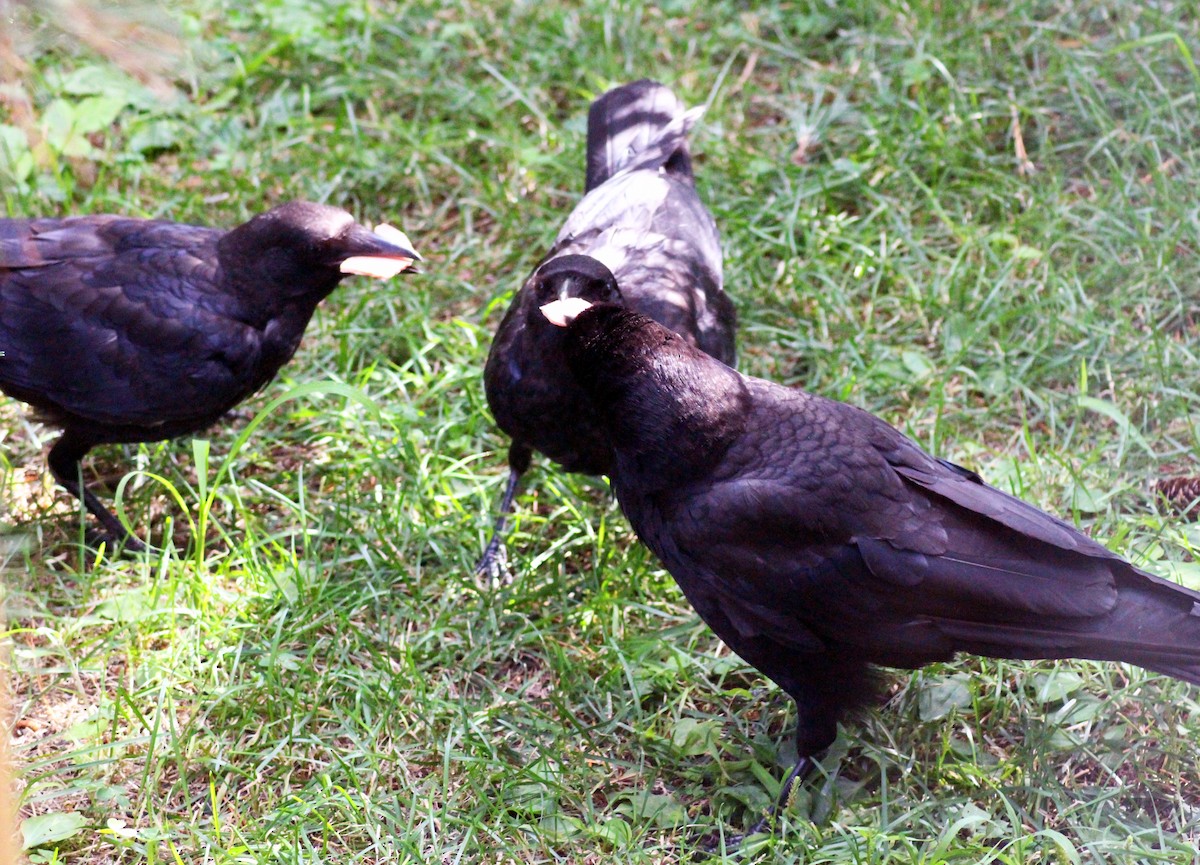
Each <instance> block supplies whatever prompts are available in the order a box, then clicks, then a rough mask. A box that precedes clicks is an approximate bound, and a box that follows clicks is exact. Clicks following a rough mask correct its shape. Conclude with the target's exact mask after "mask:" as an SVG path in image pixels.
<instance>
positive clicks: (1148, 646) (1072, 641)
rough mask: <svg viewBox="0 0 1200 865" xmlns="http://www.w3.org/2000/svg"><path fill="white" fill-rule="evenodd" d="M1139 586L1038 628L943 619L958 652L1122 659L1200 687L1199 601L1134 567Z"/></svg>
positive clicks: (942, 627) (942, 625)
mask: <svg viewBox="0 0 1200 865" xmlns="http://www.w3.org/2000/svg"><path fill="white" fill-rule="evenodd" d="M1129 570H1130V571H1131V572H1132V575H1134V576H1136V577H1137V578H1138V580H1137V582H1136V583H1134V584H1132V585H1130V584H1128V583H1126V584H1124V585H1119V586H1118V596H1117V602H1116V604H1115V605H1114V607H1113V609H1112V610H1111V611H1110V612H1109V613H1108V614H1106V615H1104V616H1101V617H1095V618H1093V617H1087V618H1084V619H1081V620H1076V621H1072V620H1071V619H1057V620H1054V621H1049V622H1040V623H1025V624H1020V623H1015V622H1003V621H996V622H990V623H986V624H985V623H980V622H970V623H967V622H954V621H948V620H941V621H939V622H938V623H937V628H938V630H939V631H941V632H942V633H943V634H946V635H948V636H951V637H954V638H956V639H957V640H958V641H959V644H958V645H957V646H956V648H958V649H959V650H962V651H968V652H973V653H975V654H980V655H992V656H996V657H1008V658H1091V659H1093V660H1097V661H1121V662H1124V663H1128V664H1135V665H1137V666H1139V667H1145V668H1146V669H1147V670H1154V671H1155V672H1157V673H1164V674H1166V675H1168V676H1173V677H1174V678H1176V679H1183V680H1184V681H1185V682H1191V683H1192V684H1197V685H1200V600H1198V596H1197V595H1196V593H1195V592H1192V591H1190V590H1188V589H1185V588H1183V587H1182V586H1179V585H1176V584H1175V583H1171V582H1168V581H1166V580H1163V579H1161V578H1158V577H1153V576H1150V575H1149V574H1145V573H1143V572H1140V571H1137V570H1135V569H1133V568H1130V569H1129Z"/></svg>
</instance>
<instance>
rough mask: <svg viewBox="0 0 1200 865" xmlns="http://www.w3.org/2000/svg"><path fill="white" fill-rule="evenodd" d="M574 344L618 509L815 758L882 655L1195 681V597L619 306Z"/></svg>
mask: <svg viewBox="0 0 1200 865" xmlns="http://www.w3.org/2000/svg"><path fill="white" fill-rule="evenodd" d="M564 336H565V352H566V355H567V358H568V364H569V367H570V369H571V372H572V374H573V375H574V376H575V378H576V380H577V381H578V382H579V383H580V385H581V386H582V387H583V389H584V390H585V391H586V392H587V393H588V396H589V399H591V400H592V402H593V405H594V407H595V408H596V409H597V411H598V412H599V414H600V416H602V417H604V418H606V419H607V421H608V423H607V430H608V433H609V435H610V437H611V441H612V442H613V445H614V449H615V454H616V464H615V467H614V470H613V474H612V481H613V486H614V487H615V489H616V494H617V499H618V501H619V502H620V505H621V508H622V510H623V511H624V513H625V514H626V515H627V516H628V518H629V520H630V522H631V523H632V524H633V527H634V529H635V530H636V531H637V534H638V536H639V537H640V538H641V539H642V540H643V541H644V542H645V543H646V545H647V546H649V547H650V548H651V549H652V550H653V551H654V553H655V554H656V555H657V556H658V557H659V559H660V560H661V561H662V562H663V564H664V565H665V566H666V567H667V569H668V570H669V571H670V572H671V574H672V575H673V576H674V577H675V579H676V580H677V582H678V583H679V585H680V587H681V588H682V589H683V591H684V594H686V595H687V597H688V600H689V601H690V602H691V603H692V604H693V605H694V606H695V608H696V610H697V611H698V612H699V613H700V615H701V617H702V618H703V619H704V620H705V621H706V622H707V623H708V624H709V625H710V626H711V627H712V628H713V630H714V631H716V633H717V634H718V635H719V636H720V637H721V639H722V640H724V641H725V642H726V643H727V644H728V645H729V646H730V647H731V648H732V649H733V650H734V651H736V652H737V653H738V654H739V655H740V656H741V657H742V658H744V659H745V660H746V661H748V662H749V663H751V664H753V665H754V666H755V667H757V668H758V669H759V670H761V671H762V672H763V673H765V674H766V675H767V676H769V677H770V678H771V679H772V680H774V681H775V682H776V683H777V684H778V685H779V686H780V687H782V688H783V689H784V690H785V691H786V692H787V693H788V694H790V695H791V696H792V698H793V699H794V700H795V701H796V706H797V710H798V714H799V724H798V729H797V746H798V753H799V754H800V756H801V757H802V758H804V757H806V756H808V755H811V754H814V753H816V752H818V751H820V750H822V749H823V748H825V747H826V746H828V745H829V744H830V743H831V742H832V741H833V739H834V737H835V734H836V724H837V721H838V720H839V719H840V718H841V717H842V716H843V715H844V714H845V712H846V711H847V710H849V709H851V708H853V707H854V706H856V705H860V704H862V703H865V702H867V701H869V700H870V699H871V698H872V694H873V683H872V678H873V677H872V675H871V672H870V666H869V665H873V664H880V665H887V666H896V667H909V668H912V667H918V666H921V665H923V664H927V663H930V662H932V661H937V660H944V659H948V658H950V657H952V656H953V655H954V654H955V653H956V652H972V653H976V654H981V655H989V656H995V657H1003V658H1071V657H1080V658H1092V659H1097V660H1112V661H1126V662H1129V663H1133V664H1137V665H1140V666H1142V667H1146V668H1148V669H1151V670H1156V671H1159V672H1162V673H1166V674H1168V675H1170V676H1175V677H1177V678H1180V679H1184V680H1186V681H1189V682H1193V683H1200V605H1198V603H1197V602H1198V601H1200V594H1197V593H1195V592H1192V591H1189V590H1187V589H1184V588H1182V587H1180V586H1178V585H1176V584H1174V583H1171V582H1169V581H1166V580H1163V579H1160V578H1158V577H1154V576H1151V575H1149V574H1146V573H1144V572H1142V571H1139V570H1138V569H1137V568H1135V567H1133V566H1132V565H1131V564H1129V563H1128V562H1126V561H1124V560H1123V559H1121V558H1120V557H1119V556H1117V555H1115V554H1114V553H1112V552H1110V551H1109V550H1107V549H1106V548H1105V547H1103V546H1101V545H1100V544H1098V543H1096V542H1095V541H1093V540H1091V539H1090V538H1088V537H1086V536H1085V535H1083V534H1081V533H1080V532H1079V531H1077V530H1076V529H1075V528H1073V527H1072V526H1070V525H1068V524H1067V523H1065V522H1063V521H1062V520H1059V519H1057V518H1055V517H1052V516H1050V515H1049V514H1046V513H1044V512H1042V511H1040V510H1038V509H1037V508H1035V507H1033V506H1032V505H1029V504H1026V503H1025V502H1022V501H1020V500H1019V499H1016V498H1014V497H1013V496H1010V495H1008V494H1006V493H1003V492H1001V491H1000V490H997V489H995V488H993V487H990V486H988V485H987V484H985V483H984V482H983V481H982V480H981V479H980V478H979V476H978V475H976V474H975V473H973V472H971V471H968V470H967V469H964V468H961V467H959V466H957V465H954V464H953V463H950V462H947V461H945V460H940V459H935V458H933V457H931V456H929V455H928V454H926V453H925V452H924V451H922V450H921V449H920V448H919V447H917V445H916V444H915V443H913V442H912V441H911V440H909V439H908V438H906V437H905V436H904V435H902V434H901V433H900V432H898V431H896V430H895V429H893V428H892V427H891V426H889V425H887V424H885V423H884V422H883V421H881V420H879V419H877V418H875V417H873V416H872V415H870V414H868V413H866V412H864V411H861V410H860V409H857V408H854V407H852V406H848V405H845V404H843V403H838V402H834V401H831V400H827V399H824V398H822V397H819V396H814V395H812V394H808V393H805V392H803V391H801V390H797V389H792V388H785V387H781V386H779V385H775V384H771V383H769V382H766V381H763V380H761V379H756V378H751V377H748V376H743V375H740V374H739V373H737V372H736V371H734V370H732V369H730V368H729V367H727V366H725V365H723V364H721V363H719V362H718V361H716V360H714V359H712V358H711V357H708V356H706V355H705V354H704V353H702V352H700V351H697V350H696V349H695V348H693V347H692V346H690V345H688V344H687V343H686V341H684V340H682V339H679V338H678V337H677V336H675V335H674V334H672V333H670V332H669V331H667V330H666V329H664V328H662V327H660V326H659V325H657V324H655V323H654V322H652V321H650V320H649V319H647V318H645V317H643V316H640V315H637V314H636V313H633V312H630V311H628V310H623V309H620V308H618V307H615V306H606V305H600V306H594V307H591V308H589V309H585V310H584V311H583V312H581V313H579V314H578V315H577V317H575V318H574V320H573V321H571V323H570V324H569V326H568V327H567V328H566V330H565V331H564Z"/></svg>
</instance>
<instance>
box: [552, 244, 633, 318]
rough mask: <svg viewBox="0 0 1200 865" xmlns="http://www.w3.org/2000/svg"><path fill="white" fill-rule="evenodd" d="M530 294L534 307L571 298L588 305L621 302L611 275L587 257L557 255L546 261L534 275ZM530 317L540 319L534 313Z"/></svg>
mask: <svg viewBox="0 0 1200 865" xmlns="http://www.w3.org/2000/svg"><path fill="white" fill-rule="evenodd" d="M533 292H534V301H535V306H536V307H542V306H545V305H546V304H548V303H553V302H554V301H556V300H566V299H567V298H571V297H574V298H579V299H580V300H585V301H587V302H588V303H614V304H624V302H625V300H624V298H623V297H622V296H621V289H620V288H618V287H617V280H616V277H614V276H613V275H612V271H611V270H609V269H608V268H607V267H605V266H604V264H603V263H601V262H600V261H599V260H597V259H595V258H592V257H591V256H589V255H561V256H558V257H557V258H552V259H550V260H549V261H547V262H546V263H545V264H543V265H542V266H541V267H539V268H538V269H537V272H535V273H534V275H533ZM533 314H534V315H537V316H539V317H540V316H541V313H540V312H538V311H537V310H536V309H535V310H534V313H533Z"/></svg>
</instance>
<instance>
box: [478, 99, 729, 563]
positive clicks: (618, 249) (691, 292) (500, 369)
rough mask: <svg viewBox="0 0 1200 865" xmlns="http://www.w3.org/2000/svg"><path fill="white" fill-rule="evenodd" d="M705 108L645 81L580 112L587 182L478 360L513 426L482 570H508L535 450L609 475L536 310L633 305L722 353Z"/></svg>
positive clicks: (593, 427)
mask: <svg viewBox="0 0 1200 865" xmlns="http://www.w3.org/2000/svg"><path fill="white" fill-rule="evenodd" d="M702 111H703V109H692V110H691V111H687V110H685V109H684V107H683V105H682V104H681V103H680V101H679V100H678V99H677V98H676V97H675V94H674V93H672V92H671V91H670V90H669V89H668V88H667V87H665V86H663V85H662V84H658V83H656V82H654V81H648V80H642V81H635V82H634V83H632V84H626V85H624V86H621V87H617V88H615V89H613V90H610V91H608V92H607V93H605V94H604V95H603V96H601V97H600V98H599V99H597V100H596V101H595V102H594V103H592V106H591V109H590V110H589V112H588V131H587V190H586V194H585V195H584V197H583V199H582V200H581V201H580V202H579V204H578V205H577V206H576V207H575V209H574V210H573V211H572V212H571V214H570V216H568V217H567V221H566V224H565V225H564V226H563V227H562V230H561V231H560V232H559V234H558V238H557V239H556V240H555V242H554V246H553V247H552V248H551V249H550V252H549V253H548V254H547V255H546V257H545V258H543V259H542V261H541V262H540V263H539V264H538V266H537V268H535V270H534V272H533V274H532V275H531V276H530V277H529V279H528V280H526V282H525V284H524V285H523V286H522V287H521V290H520V291H518V292H517V295H516V297H515V298H514V299H513V302H512V305H511V306H510V307H509V309H508V312H507V314H506V315H505V316H504V320H503V321H501V323H500V327H499V329H498V330H497V331H496V338H495V339H494V340H493V342H492V347H491V351H490V352H489V353H488V359H487V366H486V368H485V370H484V386H485V390H486V392H487V400H488V405H489V406H490V407H491V410H492V414H493V415H494V416H495V418H496V423H497V424H499V426H500V428H501V429H502V430H504V432H506V433H508V435H510V436H511V437H512V445H511V447H510V448H509V451H508V465H509V476H508V482H507V484H506V486H505V490H504V496H503V499H502V501H501V505H500V514H499V517H498V519H497V521H496V527H495V531H494V533H493V535H492V539H491V542H490V543H489V544H488V546H487V549H486V551H485V552H484V555H483V558H482V560H481V561H480V563H479V565H478V568H477V571H478V572H479V573H485V572H486V573H493V574H495V573H497V572H499V571H500V570H502V569H503V561H502V560H503V553H502V546H501V545H502V543H503V534H504V525H505V519H506V517H507V514H508V513H509V511H510V510H511V509H512V504H513V497H514V496H515V495H516V491H517V484H518V483H519V481H520V478H521V475H522V474H523V473H524V472H525V471H526V470H527V469H528V468H529V461H530V458H531V457H532V453H533V451H534V450H537V451H541V452H542V453H544V454H545V455H546V456H548V457H550V459H552V460H554V461H555V462H556V463H558V464H560V465H561V466H562V467H563V468H564V469H566V470H567V471H569V472H582V473H585V474H608V473H609V471H610V470H611V466H612V454H611V451H610V448H609V446H608V443H607V440H606V437H605V435H604V434H603V432H602V430H601V424H600V419H599V418H598V417H597V416H596V414H595V412H594V411H593V410H592V408H591V407H590V405H589V404H588V401H587V400H586V398H585V397H584V394H583V392H582V391H581V390H580V389H579V387H578V386H577V385H576V384H575V383H574V381H572V379H571V376H570V374H569V373H568V372H567V369H566V363H565V360H564V358H563V354H562V342H563V338H562V334H561V333H560V332H559V331H558V329H557V328H555V327H553V326H551V325H550V324H549V323H547V321H546V320H545V318H543V317H542V315H541V313H540V312H539V311H538V310H539V307H541V306H542V305H543V304H545V303H548V302H550V301H551V300H554V299H555V298H560V297H570V296H575V297H585V298H589V299H591V300H594V301H605V302H609V303H617V304H622V305H624V306H628V307H629V308H631V309H636V310H638V311H639V312H642V313H644V314H646V315H648V316H650V317H651V318H653V319H655V320H657V321H659V322H661V323H662V324H664V325H666V326H667V327H669V328H671V329H672V330H674V331H676V332H677V333H680V334H682V335H683V336H684V338H685V339H686V340H687V341H688V342H689V343H691V344H693V345H696V346H698V347H699V348H700V349H702V350H704V351H706V352H708V353H709V354H711V355H713V356H714V357H717V358H720V359H721V360H722V361H724V362H726V363H730V364H731V363H733V359H734V329H735V327H736V315H735V313H734V309H733V304H732V303H731V302H730V300H729V298H728V296H726V294H725V292H724V291H723V289H722V287H721V284H722V276H721V247H720V242H719V239H718V236H717V227H716V225H715V223H714V222H713V218H712V215H711V214H710V213H709V212H708V210H707V209H705V207H704V205H703V204H702V203H701V201H700V198H699V196H697V194H696V188H695V178H694V177H693V176H692V161H691V156H690V154H689V152H688V145H687V135H688V132H689V131H690V130H691V128H692V125H693V124H694V123H695V122H696V120H697V119H698V118H699V116H700V114H701V113H702Z"/></svg>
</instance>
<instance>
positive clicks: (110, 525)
mask: <svg viewBox="0 0 1200 865" xmlns="http://www.w3.org/2000/svg"><path fill="white" fill-rule="evenodd" d="M93 444H94V442H93V441H91V440H90V439H89V438H87V437H86V436H81V435H79V434H78V433H76V432H74V431H73V430H70V429H68V430H66V431H65V432H64V433H63V434H62V436H61V437H60V438H59V440H58V441H56V442H55V443H54V447H52V448H50V456H49V457H48V458H47V462H48V463H49V464H50V473H51V474H52V475H54V479H55V480H56V481H58V482H59V483H60V484H62V485H63V486H64V487H65V488H66V490H67V492H69V493H70V494H71V495H73V496H75V498H77V499H79V500H80V501H82V502H83V506H84V507H85V508H87V510H88V513H90V514H91V515H92V516H94V517H95V518H96V519H97V520H99V521H100V524H101V525H102V526H104V530H105V532H106V533H107V536H106V538H105V539H106V540H110V541H111V542H113V543H116V542H119V541H120V542H124V544H125V549H127V550H132V551H134V552H141V551H142V550H144V549H146V546H145V544H143V543H142V542H141V541H139V540H138V539H137V538H135V537H134V536H133V535H131V534H130V533H129V532H128V531H126V529H125V527H124V526H123V525H121V521H120V520H118V519H117V517H116V515H115V514H114V513H113V512H112V511H110V510H109V509H108V508H106V507H104V505H102V504H101V503H100V499H98V498H96V496H95V494H94V493H92V492H91V491H90V490H89V489H88V488H87V487H85V486H84V485H83V468H82V466H80V464H79V461H80V460H81V459H83V457H84V455H85V454H86V453H87V452H88V451H89V450H91V449H92V445H93Z"/></svg>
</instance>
